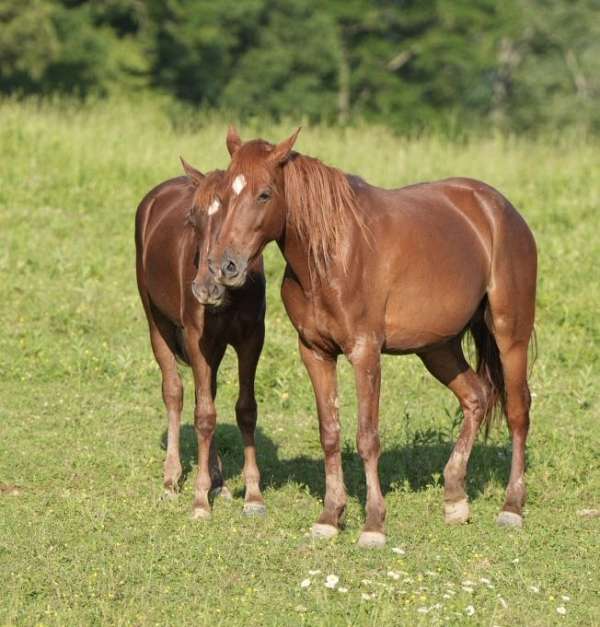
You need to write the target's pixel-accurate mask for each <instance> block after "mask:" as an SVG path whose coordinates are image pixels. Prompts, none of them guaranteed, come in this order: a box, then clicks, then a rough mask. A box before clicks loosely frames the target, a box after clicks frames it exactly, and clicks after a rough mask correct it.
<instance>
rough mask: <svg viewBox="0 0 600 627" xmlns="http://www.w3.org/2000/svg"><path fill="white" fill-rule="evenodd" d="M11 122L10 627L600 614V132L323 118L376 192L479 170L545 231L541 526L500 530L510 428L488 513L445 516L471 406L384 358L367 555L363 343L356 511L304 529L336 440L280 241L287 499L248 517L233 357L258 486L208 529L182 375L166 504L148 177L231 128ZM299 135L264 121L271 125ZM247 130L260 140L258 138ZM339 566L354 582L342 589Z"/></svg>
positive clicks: (208, 159) (232, 445) (4, 244)
mask: <svg viewBox="0 0 600 627" xmlns="http://www.w3.org/2000/svg"><path fill="white" fill-rule="evenodd" d="M0 118H1V119H2V124H0V144H1V145H2V150H3V166H2V168H0V286H1V290H2V307H0V328H1V329H2V333H0V593H1V602H0V624H2V625H5V624H6V625H42V624H43V625H61V626H62V625H190V624H197V625H208V624H210V625H223V624H227V625H244V626H247V625H261V626H263V625H282V626H286V627H287V626H288V625H294V624H305V625H377V626H380V625H420V624H422V625H430V624H445V625H457V624H463V623H464V624H469V625H486V626H489V625H527V626H528V627H530V626H531V627H537V626H544V627H546V626H548V625H555V624H556V625H577V626H578V627H579V626H582V625H590V626H592V625H598V617H599V616H600V602H599V599H600V594H599V593H600V589H599V586H600V561H599V560H598V554H599V548H600V547H599V540H600V533H599V523H600V519H599V518H596V519H591V518H585V517H582V516H580V515H578V513H577V512H578V511H579V510H582V509H585V508H598V507H600V503H599V502H598V498H599V496H598V495H599V494H600V475H599V473H598V425H599V424H600V396H599V387H598V381H599V371H600V355H599V354H598V346H599V344H600V329H599V325H598V311H600V286H599V284H598V281H597V276H598V259H599V258H600V240H599V239H598V237H597V229H598V188H599V185H600V151H599V146H598V143H597V141H596V140H593V139H587V140H581V141H573V139H570V138H567V137H565V136H564V135H563V136H562V137H561V138H560V139H557V138H556V136H550V137H547V138H546V137H538V138H535V139H532V138H523V137H520V138H515V137H510V138H507V137H505V136H502V135H494V136H492V137H488V138H478V139H472V140H469V141H463V142H460V143H456V142H452V141H449V140H447V139H443V138H440V137H437V136H424V137H422V138H418V139H417V138H406V137H402V138H400V137H395V136H393V135H392V134H390V133H389V131H388V130H386V129H384V128H381V127H376V126H374V127H359V128H348V129H344V130H343V131H340V130H339V129H329V128H327V127H323V126H315V127H311V126H308V127H307V128H305V129H304V130H303V131H302V134H301V135H300V138H299V141H298V144H297V148H298V149H299V150H300V151H302V152H304V153H307V154H312V155H316V156H319V157H321V158H322V159H324V160H325V161H326V162H329V163H332V164H335V165H337V166H339V167H341V168H343V169H344V170H348V171H352V172H357V173H359V174H361V175H363V176H364V177H365V178H366V179H367V180H369V181H372V182H373V183H375V184H379V185H384V186H390V187H391V186H396V185H401V184H404V183H409V182H410V183H412V182H415V181H419V180H431V179H435V178H439V177H444V176H449V175H467V176H475V177H478V178H482V179H484V180H486V181H488V182H489V183H491V184H493V185H495V186H496V187H498V188H499V189H501V190H502V191H503V192H504V193H505V194H506V195H507V196H508V197H509V198H510V199H511V200H512V201H513V202H514V204H515V205H516V206H517V207H518V208H519V209H520V210H521V211H522V213H523V215H524V216H525V218H526V219H527V221H528V222H529V224H530V225H531V227H532V229H533V231H534V233H535V236H536V239H537V242H538V245H539V253H540V276H539V298H538V315H537V334H538V347H539V358H538V361H537V363H536V365H535V368H534V372H533V378H532V393H533V395H534V403H533V411H532V430H531V435H530V440H529V449H528V467H529V470H528V486H529V501H528V505H527V507H526V510H525V527H524V528H523V530H521V531H516V530H507V529H500V528H497V527H496V526H495V523H494V519H495V515H496V514H497V512H498V510H499V508H500V507H501V504H502V502H503V496H504V489H505V484H506V480H507V475H508V468H509V460H510V451H511V447H510V444H509V442H508V439H507V434H506V428H505V427H504V426H502V428H501V429H499V430H498V431H497V432H494V433H493V434H492V436H491V438H490V440H489V441H488V442H487V443H484V442H483V441H482V440H480V442H479V443H478V444H477V446H476V448H475V451H474V454H473V457H472V461H471V464H470V472H469V479H468V492H469V495H470V497H471V501H472V512H473V522H472V523H471V524H470V525H466V526H463V527H459V528H451V527H446V526H445V525H444V523H443V517H442V485H441V484H442V481H443V479H442V469H443V466H444V463H445V462H446V460H447V458H448V455H449V451H450V448H451V446H452V441H453V439H454V438H455V437H456V434H457V425H458V422H457V416H456V414H455V410H456V402H455V400H454V399H453V397H452V395H451V394H450V393H449V392H448V391H447V390H446V389H444V388H443V387H442V386H440V385H439V384H438V383H437V382H436V381H434V380H433V378H432V377H431V376H429V375H428V374H427V372H426V371H425V370H424V368H423V366H422V365H421V363H420V362H419V360H418V359H417V358H414V357H410V356H405V357H385V358H384V360H383V388H382V402H381V431H382V443H383V452H382V457H381V476H382V484H383V487H384V491H385V493H386V501H387V506H388V517H387V531H388V538H389V543H388V546H387V547H386V549H385V550H382V551H380V552H368V551H367V552H365V551H361V550H359V549H358V548H357V547H356V545H355V542H356V539H357V538H358V534H359V532H360V528H361V523H362V520H363V516H364V513H363V507H364V497H365V482H364V474H363V470H362V463H361V461H360V459H359V457H358V455H357V454H356V449H355V444H354V441H355V433H356V419H355V415H356V414H355V401H354V388H353V377H352V373H351V370H350V368H349V366H348V364H347V363H346V362H345V360H340V368H341V373H340V400H341V414H342V424H343V442H344V445H343V462H344V472H345V477H346V483H347V485H348V490H349V495H350V502H349V512H348V521H347V528H346V530H345V531H344V532H343V533H341V534H340V536H339V537H338V538H337V539H336V540H335V541H333V542H332V543H327V542H325V543H322V544H320V543H315V542H313V541H312V540H311V539H310V538H309V537H307V535H306V534H307V531H308V530H309V528H310V525H311V524H312V522H313V521H314V520H315V519H316V517H317V515H318V513H319V511H320V508H321V501H322V498H323V489H324V485H323V484H324V474H323V464H322V459H323V456H322V453H321V447H320V444H319V436H318V428H317V423H316V418H315V404H314V398H313V395H312V392H311V389H310V384H309V381H308V377H307V375H306V373H305V371H304V367H303V366H302V364H301V361H300V359H299V356H298V353H297V348H296V337H295V333H294V331H293V329H292V327H291V325H290V323H289V321H288V319H287V316H286V314H285V312H284V310H283V307H282V304H281V300H280V297H279V293H278V292H279V283H280V280H281V275H282V269H283V263H282V260H281V257H280V254H279V251H278V250H277V248H276V247H275V246H269V247H268V248H267V251H266V267H267V273H268V312H267V338H266V345H265V350H264V353H263V357H262V360H261V362H260V364H259V368H258V377H257V395H258V401H259V438H258V461H259V465H260V467H261V471H262V477H263V487H264V494H265V499H266V504H267V508H268V514H267V516H266V518H265V519H262V520H255V519H245V518H243V517H242V515H241V508H242V500H241V488H242V480H241V477H240V469H241V460H242V456H243V453H242V443H241V438H240V436H239V433H238V430H237V427H236V426H235V418H234V414H233V406H234V403H235V396H236V370H235V359H234V358H233V356H232V355H231V353H228V355H226V359H225V362H224V364H223V367H222V369H221V371H220V379H219V381H220V387H219V397H218V403H217V405H218V412H219V426H218V431H217V438H218V443H219V446H220V449H221V452H222V456H223V460H224V464H225V473H226V476H227V477H228V482H229V485H230V487H231V489H232V491H233V492H234V495H235V497H236V498H235V500H234V502H232V503H226V502H222V501H219V500H217V502H216V503H215V507H214V517H213V520H212V521H210V522H208V523H203V522H198V521H195V522H194V521H191V520H190V517H189V514H190V511H191V503H192V493H193V478H194V476H195V470H196V462H195V454H196V444H195V437H194V432H193V429H192V427H191V417H192V403H193V396H194V395H193V392H192V388H191V385H190V383H191V377H190V374H189V371H187V370H185V369H184V371H185V383H186V396H185V399H186V400H185V403H186V404H185V410H184V411H185V414H184V416H185V426H184V428H183V464H184V469H185V477H186V479H185V483H184V485H183V492H182V494H181V496H180V497H179V499H178V500H177V501H176V502H173V503H160V502H159V495H160V494H161V491H162V463H163V459H164V454H165V451H164V444H165V428H166V419H165V412H164V409H163V405H162V400H161V392H160V375H159V371H158V367H157V366H156V363H155V362H154V359H153V357H152V353H151V349H150V345H149V341H148V334H147V327H146V321H145V319H144V314H143V311H142V307H141V305H140V302H139V299H138V295H137V290H136V285H135V272H134V245H133V215H134V211H135V206H136V204H137V202H138V201H139V200H140V198H141V197H142V195H143V194H144V193H145V192H146V191H147V190H148V189H149V188H150V187H151V186H153V185H155V184H156V183H157V182H159V181H161V180H163V179H165V178H168V177H172V176H175V175H179V174H180V173H181V167H180V164H179V162H178V159H177V157H178V155H179V154H183V155H184V156H185V157H186V158H187V159H189V160H190V161H191V162H192V163H193V164H194V165H196V166H198V167H199V168H201V169H202V170H208V169H211V168H214V167H219V166H221V167H222V166H224V165H226V163H227V162H228V158H227V153H226V150H225V146H224V136H225V130H226V122H227V121H226V120H224V119H223V120H214V121H213V122H212V123H204V124H202V126H201V127H196V128H197V130H196V131H194V132H190V131H189V129H188V130H182V129H181V127H178V128H174V127H173V125H172V123H171V121H170V120H169V119H168V118H167V117H166V116H165V115H164V113H163V112H162V111H161V110H160V109H158V108H157V107H156V106H155V105H154V104H153V103H135V104H129V105H115V104H114V103H111V102H109V101H107V102H104V103H97V104H95V105H94V106H93V107H92V106H89V105H88V106H86V107H83V108H76V107H71V106H66V107H60V106H48V105H41V106H40V105H36V104H35V103H25V104H17V103H13V102H8V103H2V104H0ZM290 130H291V129H290V127H288V126H281V125H280V126H269V127H263V128H261V129H260V131H261V133H262V134H263V136H265V137H267V138H270V139H279V138H283V137H285V136H286V135H288V134H289V132H290ZM241 131H242V136H243V137H246V138H248V137H250V136H252V135H253V134H254V133H255V132H256V131H257V129H256V128H253V127H249V126H246V127H243V128H242V129H241ZM357 146H360V150H357V149H356V147H357ZM458 418H459V417H458ZM393 547H398V548H402V549H404V551H405V554H404V555H400V554H398V553H394V552H393V551H392V548H393ZM316 570H320V571H321V572H320V573H318V574H312V575H311V574H310V571H316ZM328 574H336V575H338V576H339V577H340V582H339V586H338V589H339V588H342V587H343V588H346V589H347V592H345V593H344V592H341V591H338V590H330V589H327V588H326V587H325V586H324V585H323V584H324V580H325V577H326V576H327V575H328ZM304 579H310V581H311V584H310V586H309V587H308V588H302V587H301V586H300V583H301V582H302V581H303V580H304ZM363 595H366V596H363ZM471 606H472V609H470V608H471ZM425 612H426V613H425ZM559 612H564V615H563V614H562V613H559ZM471 613H472V614H473V615H472V616H471V617H469V614H471Z"/></svg>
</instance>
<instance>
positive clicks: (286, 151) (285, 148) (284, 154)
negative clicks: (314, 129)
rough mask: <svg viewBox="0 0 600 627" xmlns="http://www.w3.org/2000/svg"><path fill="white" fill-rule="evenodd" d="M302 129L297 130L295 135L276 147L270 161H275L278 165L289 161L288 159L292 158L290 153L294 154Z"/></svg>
mask: <svg viewBox="0 0 600 627" xmlns="http://www.w3.org/2000/svg"><path fill="white" fill-rule="evenodd" d="M301 129H302V127H301V126H299V127H298V128H297V129H296V132H295V133H293V134H292V135H290V136H289V137H288V138H287V139H284V140H283V141H282V142H281V143H279V144H277V146H275V148H274V149H273V152H272V153H271V156H270V159H271V160H272V161H275V162H276V163H278V164H279V163H283V162H284V161H287V159H288V157H289V156H290V153H291V152H292V148H293V147H294V144H295V143H296V139H297V137H298V133H300V130H301Z"/></svg>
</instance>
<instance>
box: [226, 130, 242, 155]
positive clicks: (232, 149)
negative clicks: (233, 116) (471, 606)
mask: <svg viewBox="0 0 600 627" xmlns="http://www.w3.org/2000/svg"><path fill="white" fill-rule="evenodd" d="M226 143H227V150H228V151H229V155H230V156H231V157H233V155H234V154H235V153H236V152H237V151H238V150H239V149H240V146H241V145H242V140H241V138H240V134H239V133H238V132H237V129H236V128H235V126H234V125H233V124H230V125H229V128H228V129H227V140H226Z"/></svg>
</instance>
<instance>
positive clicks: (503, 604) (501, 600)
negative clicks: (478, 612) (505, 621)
mask: <svg viewBox="0 0 600 627" xmlns="http://www.w3.org/2000/svg"><path fill="white" fill-rule="evenodd" d="M498 601H499V602H500V605H501V606H502V607H503V608H504V609H506V608H507V607H508V603H507V602H506V601H505V600H504V599H503V598H502V597H498Z"/></svg>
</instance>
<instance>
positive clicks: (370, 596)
mask: <svg viewBox="0 0 600 627" xmlns="http://www.w3.org/2000/svg"><path fill="white" fill-rule="evenodd" d="M374 597H375V594H367V593H366V592H363V593H362V594H361V595H360V598H361V599H362V600H363V601H370V600H371V599H373V598H374Z"/></svg>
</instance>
